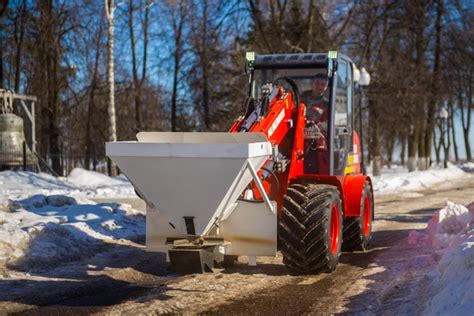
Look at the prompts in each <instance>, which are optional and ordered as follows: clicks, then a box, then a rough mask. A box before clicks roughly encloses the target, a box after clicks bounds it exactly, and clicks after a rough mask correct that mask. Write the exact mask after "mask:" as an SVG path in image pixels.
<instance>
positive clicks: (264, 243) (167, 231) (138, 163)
mask: <svg viewBox="0 0 474 316" xmlns="http://www.w3.org/2000/svg"><path fill="white" fill-rule="evenodd" d="M137 139H138V141H135V142H114V143H107V149H106V150H107V155H108V156H109V157H111V159H112V160H113V161H114V162H115V163H116V164H117V165H118V166H119V167H120V169H121V170H122V171H123V172H124V173H125V174H126V175H127V177H128V178H129V179H130V181H131V182H132V183H133V185H134V187H135V188H136V191H137V192H138V194H139V195H140V197H142V198H143V199H144V200H145V201H146V202H147V222H146V228H147V233H146V243H147V250H149V251H158V252H167V251H169V258H170V259H171V263H172V266H173V268H175V269H176V270H179V271H182V272H194V271H205V270H208V269H210V268H212V267H213V265H214V261H217V262H219V261H222V260H223V258H224V257H223V255H248V256H251V258H254V257H255V256H274V255H275V254H276V241H277V223H276V221H277V217H276V203H275V202H271V201H270V200H269V198H268V196H267V195H266V193H265V191H264V190H263V187H261V188H262V191H261V192H262V195H263V196H264V197H265V200H264V201H263V203H251V202H248V201H243V200H239V196H240V195H241V194H242V192H243V191H244V190H245V188H246V187H247V186H248V184H249V183H250V182H251V181H252V180H253V181H255V182H256V183H259V185H261V182H260V179H259V177H258V175H257V172H256V170H259V169H260V168H261V167H262V165H263V164H264V163H265V162H266V161H267V160H268V158H269V157H270V156H271V154H272V146H271V144H270V143H269V142H268V140H267V137H266V136H265V135H264V134H263V133H232V134H231V133H155V132H146V133H139V134H138V135H137ZM251 260H254V259H251Z"/></svg>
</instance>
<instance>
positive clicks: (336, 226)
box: [329, 205, 340, 255]
mask: <svg viewBox="0 0 474 316" xmlns="http://www.w3.org/2000/svg"><path fill="white" fill-rule="evenodd" d="M339 230H340V223H339V210H338V209H337V206H336V205H333V207H332V213H331V230H330V232H329V236H330V245H331V253H332V254H333V255H334V254H335V253H336V252H337V249H338V247H339Z"/></svg>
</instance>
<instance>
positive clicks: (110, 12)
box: [105, 0, 117, 176]
mask: <svg viewBox="0 0 474 316" xmlns="http://www.w3.org/2000/svg"><path fill="white" fill-rule="evenodd" d="M105 9H106V14H107V20H108V22H109V27H108V51H107V53H108V54H107V58H108V65H107V70H108V71H107V74H108V75H107V79H108V80H107V81H108V89H109V100H108V107H107V111H108V115H109V141H111V142H116V141H117V123H116V116H115V79H114V11H115V0H105ZM108 166H109V167H108V169H109V170H108V171H109V175H111V176H115V175H117V167H116V166H115V164H113V163H112V161H110V160H109V163H108Z"/></svg>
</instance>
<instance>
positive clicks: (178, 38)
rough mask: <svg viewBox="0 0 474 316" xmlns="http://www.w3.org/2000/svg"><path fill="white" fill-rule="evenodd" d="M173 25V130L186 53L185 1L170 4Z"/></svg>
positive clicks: (175, 123) (175, 125) (173, 129)
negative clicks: (182, 66) (182, 63)
mask: <svg viewBox="0 0 474 316" xmlns="http://www.w3.org/2000/svg"><path fill="white" fill-rule="evenodd" d="M169 7H170V10H171V14H170V17H171V18H172V21H171V24H172V27H173V32H174V34H173V44H174V51H173V61H174V65H173V86H172V88H171V131H173V132H175V131H176V130H177V112H178V103H177V102H178V84H179V74H180V71H181V61H182V58H183V55H184V40H185V38H184V34H183V33H184V24H185V21H186V15H187V13H188V7H187V5H186V3H185V2H184V1H175V2H173V3H170V4H169Z"/></svg>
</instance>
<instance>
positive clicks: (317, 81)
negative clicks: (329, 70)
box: [313, 74, 329, 96]
mask: <svg viewBox="0 0 474 316" xmlns="http://www.w3.org/2000/svg"><path fill="white" fill-rule="evenodd" d="M328 82H329V79H328V77H327V76H326V75H325V74H317V75H316V77H315V78H314V81H313V93H314V94H316V95H317V96H322V95H323V94H324V92H326V90H327V89H328Z"/></svg>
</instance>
